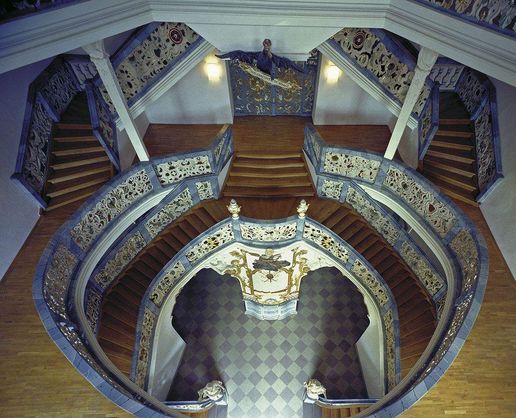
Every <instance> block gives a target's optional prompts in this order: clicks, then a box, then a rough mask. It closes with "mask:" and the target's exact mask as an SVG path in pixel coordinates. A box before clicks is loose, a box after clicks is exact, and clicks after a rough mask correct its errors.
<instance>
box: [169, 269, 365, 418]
mask: <svg viewBox="0 0 516 418" xmlns="http://www.w3.org/2000/svg"><path fill="white" fill-rule="evenodd" d="M173 316H174V318H173V325H174V327H175V329H176V330H177V331H178V333H179V334H180V335H181V336H182V337H183V339H184V340H185V341H186V343H187V346H186V349H185V352H184V355H183V359H182V361H181V365H180V367H179V369H178V371H177V374H176V377H175V379H174V382H173V384H172V387H171V389H170V392H169V400H193V399H196V398H197V390H198V389H200V388H202V387H203V386H204V385H205V384H206V383H207V382H208V381H210V380H214V379H217V380H221V381H223V382H224V384H225V385H226V387H227V389H228V393H229V417H232V418H245V417H249V418H260V417H268V418H269V417H270V418H277V417H301V416H302V401H301V399H302V395H303V387H302V384H303V382H304V381H305V380H307V379H309V378H311V377H314V378H316V379H319V380H320V381H321V382H322V383H323V384H324V385H325V386H326V388H327V391H328V397H329V398H334V399H336V398H340V399H342V398H367V392H366V389H365V385H364V382H363V379H362V373H361V370H360V364H359V362H358V356H357V353H356V350H355V342H356V341H357V340H358V338H359V337H360V335H362V333H363V332H364V330H365V329H366V328H367V325H368V319H367V311H366V307H365V305H364V303H363V300H362V296H361V295H360V293H359V292H358V290H356V288H355V287H354V286H353V284H352V283H351V282H350V281H348V280H346V279H344V278H343V276H342V275H341V274H340V273H339V272H338V271H337V270H336V269H321V270H318V271H316V272H312V273H310V274H308V275H307V276H306V277H305V278H304V279H303V281H302V282H301V297H300V301H299V303H298V314H297V315H296V316H293V317H290V318H287V319H285V320H282V321H260V320H258V319H255V318H252V317H249V316H247V315H245V313H244V304H243V302H242V295H241V292H240V287H239V285H238V282H237V281H236V279H234V278H232V277H230V276H219V275H218V274H217V273H215V272H213V271H211V270H202V271H201V272H199V274H198V275H197V276H196V277H195V278H193V279H192V280H191V281H190V282H189V283H188V284H187V285H186V286H185V287H184V289H183V290H182V292H181V294H180V295H179V296H178V298H177V303H176V306H175V308H174V312H173Z"/></svg>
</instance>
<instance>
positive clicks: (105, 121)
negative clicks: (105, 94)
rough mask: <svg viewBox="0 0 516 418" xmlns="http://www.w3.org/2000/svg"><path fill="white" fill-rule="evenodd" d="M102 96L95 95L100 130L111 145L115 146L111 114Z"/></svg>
mask: <svg viewBox="0 0 516 418" xmlns="http://www.w3.org/2000/svg"><path fill="white" fill-rule="evenodd" d="M101 100H102V98H101V97H99V96H97V95H95V107H96V109H97V116H98V118H99V131H100V134H101V135H102V137H103V138H104V140H105V141H106V142H107V143H108V144H109V145H110V146H111V147H113V146H114V136H115V133H114V131H113V127H112V123H111V115H110V114H109V112H108V111H107V108H106V106H104V104H103V102H101Z"/></svg>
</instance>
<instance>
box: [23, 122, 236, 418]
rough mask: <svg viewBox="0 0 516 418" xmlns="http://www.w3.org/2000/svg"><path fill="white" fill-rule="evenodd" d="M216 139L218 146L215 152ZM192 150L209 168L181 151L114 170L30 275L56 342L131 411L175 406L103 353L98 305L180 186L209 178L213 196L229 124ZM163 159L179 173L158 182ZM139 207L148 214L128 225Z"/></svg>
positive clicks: (162, 220)
mask: <svg viewBox="0 0 516 418" xmlns="http://www.w3.org/2000/svg"><path fill="white" fill-rule="evenodd" d="M221 143H222V145H220V144H221ZM219 146H220V149H221V150H222V151H221V153H220V154H219V157H218V158H216V157H215V155H214V150H215V149H217V147H219ZM195 154H196V157H199V156H201V157H206V159H207V161H208V164H210V166H209V173H207V175H199V174H198V173H197V172H196V171H195V170H191V168H190V166H189V163H188V162H189V161H190V160H191V159H192V155H191V154H183V155H173V156H170V157H164V158H161V159H159V160H156V161H154V160H151V161H150V162H145V163H139V164H137V165H135V166H133V167H132V168H131V169H130V170H128V171H126V172H124V173H122V174H120V175H118V176H117V177H115V178H113V179H112V180H111V181H110V182H108V183H107V184H106V185H105V186H103V187H102V188H101V189H100V190H99V191H98V192H96V193H95V194H94V195H93V196H92V197H91V198H90V199H89V200H88V201H87V202H86V203H85V204H84V205H83V206H82V207H81V208H80V210H79V211H78V212H77V213H76V214H75V215H74V216H72V218H71V219H70V220H69V221H68V222H67V223H66V224H64V225H63V226H62V227H61V228H60V229H59V230H58V232H57V233H56V234H55V235H54V237H53V238H52V239H51V241H50V243H49V244H48V246H47V248H46V249H45V251H44V254H43V256H42V258H41V260H40V263H39V265H38V268H37V272H36V276H35V279H34V284H33V297H34V301H35V304H36V307H37V310H38V313H39V315H40V317H41V320H42V322H43V324H44V326H45V328H46V329H47V332H48V333H49V335H50V336H51V337H52V339H53V340H54V342H55V343H56V345H57V346H58V347H59V348H60V349H61V351H62V352H63V354H64V355H65V356H66V357H67V358H68V359H69V360H70V362H71V363H72V364H73V365H74V367H76V368H77V369H78V370H79V371H80V373H81V374H82V375H83V376H84V377H85V378H86V379H88V380H89V381H90V382H91V383H92V384H93V385H94V386H95V387H96V388H97V389H98V390H99V391H100V392H102V393H103V394H104V395H105V396H107V397H108V398H109V399H111V400H112V401H113V402H115V403H116V404H118V405H119V406H120V407H122V408H123V409H125V410H126V411H128V412H130V413H141V414H143V413H144V412H146V413H157V414H158V415H159V413H161V414H163V415H164V416H169V415H170V414H171V413H172V411H171V410H170V409H169V408H167V407H166V406H165V405H163V404H161V403H160V402H159V401H157V400H156V399H155V398H153V397H152V396H150V395H148V394H147V393H146V392H144V391H142V390H141V389H140V388H139V387H138V386H136V385H135V384H134V383H132V382H131V381H130V380H129V379H128V378H126V377H125V376H123V375H122V374H121V373H120V372H119V371H118V370H117V369H116V367H115V366H114V365H113V364H112V363H111V362H110V361H109V359H108V358H107V357H106V356H105V354H104V353H103V352H102V350H101V349H100V346H99V345H98V343H97V342H96V339H95V334H94V328H95V327H96V323H95V318H96V316H95V315H96V313H95V312H96V311H97V312H98V307H99V306H100V303H101V300H102V290H103V289H104V288H105V286H106V283H107V282H108V281H109V280H110V279H111V277H110V276H109V275H110V274H112V273H113V271H117V269H119V268H122V267H121V266H123V265H124V263H127V262H128V261H129V260H128V258H130V257H131V256H132V255H133V254H134V255H136V253H137V252H138V249H139V248H142V245H144V243H145V242H148V241H149V240H150V239H151V238H152V236H153V235H152V234H153V233H155V231H157V230H159V228H160V227H161V226H162V225H164V224H166V222H167V219H169V220H170V221H172V219H173V217H171V214H170V212H168V209H169V208H170V204H171V203H173V202H175V201H176V200H174V199H175V198H177V197H178V196H181V193H185V190H188V192H189V193H190V194H191V196H192V202H195V201H196V199H202V197H201V196H204V197H205V198H207V196H208V195H209V192H208V191H207V190H208V187H207V186H206V185H207V184H209V185H210V187H211V191H212V193H213V195H214V196H215V195H216V193H218V191H219V188H220V185H221V184H222V182H223V181H224V178H223V176H222V177H221V173H223V172H224V170H226V169H227V166H228V164H229V162H230V159H231V156H232V154H233V145H232V137H231V130H230V128H228V127H226V129H225V130H224V131H223V132H221V133H219V135H218V136H217V138H216V140H215V141H214V144H212V146H211V148H210V149H208V150H206V151H200V152H198V153H195ZM168 160H169V161H170V162H171V163H172V164H177V166H175V168H174V170H175V171H176V173H177V174H179V173H182V174H181V175H180V176H179V179H178V180H177V181H169V182H166V183H163V182H162V181H161V180H160V173H159V166H160V164H166V163H167V161H168ZM212 161H213V162H216V164H215V163H214V164H213V165H211V162H212ZM181 163H183V164H181ZM163 199H165V200H163ZM149 210H150V211H151V212H149ZM144 214H147V217H148V219H147V222H145V223H142V224H138V226H137V227H135V228H133V229H131V230H130V232H129V233H126V232H125V231H128V228H129V227H130V226H131V225H132V224H133V223H134V222H135V221H136V220H138V219H140V218H141V217H142V215H144ZM156 215H157V216H156ZM138 228H139V229H138ZM121 235H123V237H122V238H121V239H120V236H121ZM97 266H98V267H97ZM85 296H86V298H85ZM156 411H159V412H156ZM176 415H177V416H182V415H181V414H180V413H176Z"/></svg>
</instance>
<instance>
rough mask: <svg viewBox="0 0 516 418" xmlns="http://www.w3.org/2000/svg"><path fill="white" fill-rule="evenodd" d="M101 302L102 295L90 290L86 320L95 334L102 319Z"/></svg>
mask: <svg viewBox="0 0 516 418" xmlns="http://www.w3.org/2000/svg"><path fill="white" fill-rule="evenodd" d="M101 302H102V296H101V294H100V293H99V292H97V291H96V290H94V289H90V290H89V291H88V299H87V300H86V320H87V321H88V324H89V325H90V328H91V330H92V331H93V332H95V330H96V328H97V322H98V320H99V317H100V304H101Z"/></svg>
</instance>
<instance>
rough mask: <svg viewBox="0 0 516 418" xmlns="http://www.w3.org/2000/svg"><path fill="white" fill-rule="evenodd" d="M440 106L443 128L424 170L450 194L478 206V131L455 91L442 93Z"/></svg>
mask: <svg viewBox="0 0 516 418" xmlns="http://www.w3.org/2000/svg"><path fill="white" fill-rule="evenodd" d="M439 109H440V111H439V113H440V114H439V130H438V131H437V134H436V135H435V137H434V139H433V140H432V143H431V144H430V146H429V147H428V151H427V153H426V155H425V157H424V159H423V162H422V164H420V170H421V171H422V173H423V175H424V176H425V177H427V178H428V179H429V180H431V181H432V182H433V183H434V184H435V185H436V186H437V187H439V188H440V189H441V190H442V191H443V192H444V193H446V194H447V195H448V196H450V197H452V198H454V199H457V200H460V201H462V202H465V203H468V204H470V205H473V206H478V204H477V202H476V197H477V195H478V192H479V191H478V185H477V173H476V167H477V165H476V152H475V130H474V127H473V126H472V123H471V121H470V117H469V113H468V112H467V110H466V108H465V107H464V105H463V103H462V101H461V100H460V98H459V96H458V95H457V94H455V93H445V92H442V93H441V94H440V103H439ZM421 166H422V169H421Z"/></svg>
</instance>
